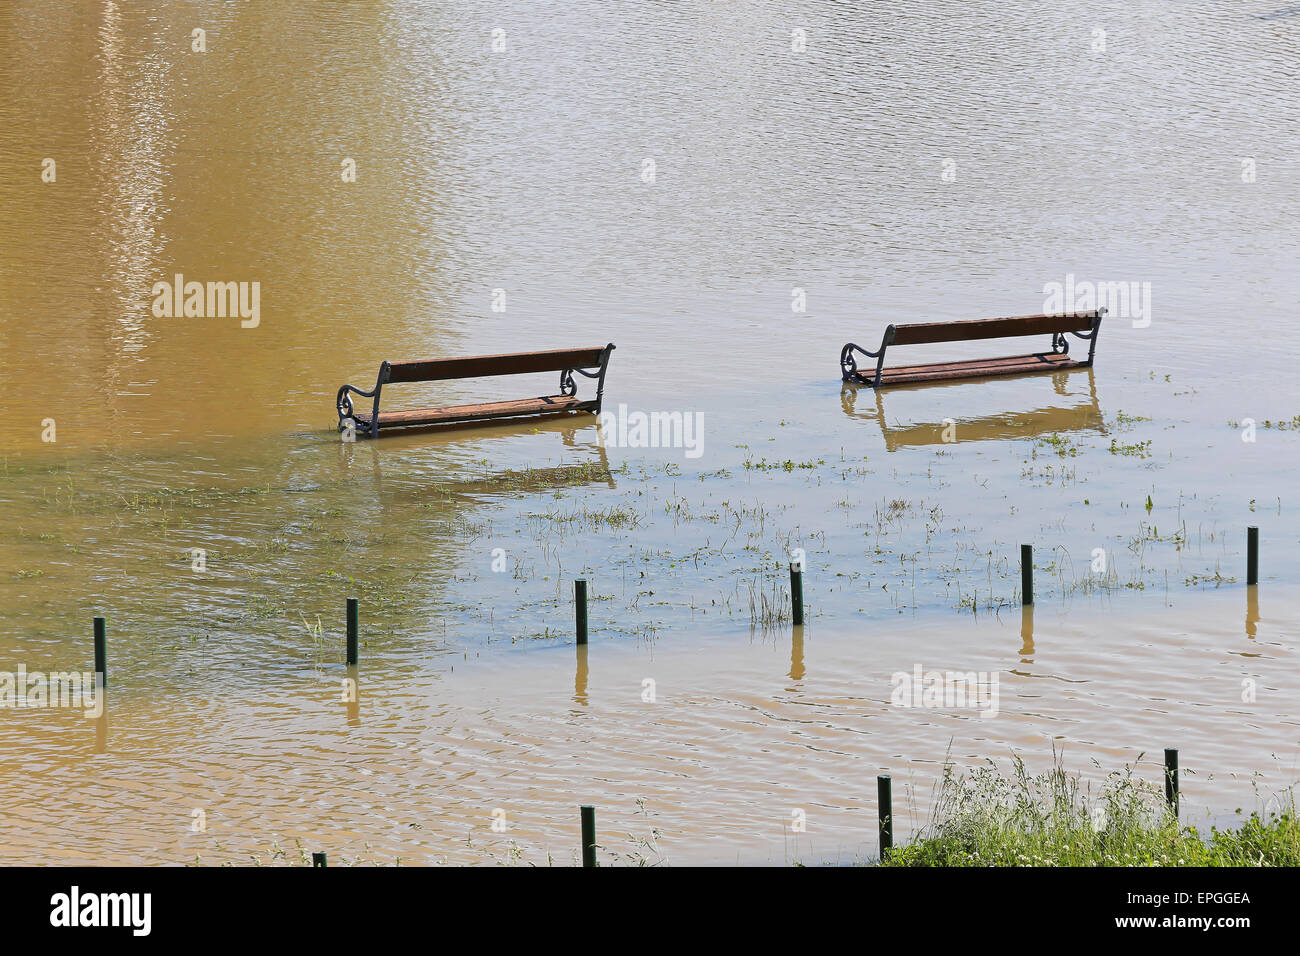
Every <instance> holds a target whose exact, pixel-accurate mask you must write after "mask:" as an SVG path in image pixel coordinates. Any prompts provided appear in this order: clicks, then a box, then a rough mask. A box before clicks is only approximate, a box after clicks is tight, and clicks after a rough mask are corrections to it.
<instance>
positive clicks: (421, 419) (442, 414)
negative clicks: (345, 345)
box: [355, 395, 596, 429]
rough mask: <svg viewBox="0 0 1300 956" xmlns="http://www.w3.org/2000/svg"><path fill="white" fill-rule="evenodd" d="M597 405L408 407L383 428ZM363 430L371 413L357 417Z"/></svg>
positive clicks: (559, 401) (563, 399) (573, 400)
mask: <svg viewBox="0 0 1300 956" xmlns="http://www.w3.org/2000/svg"><path fill="white" fill-rule="evenodd" d="M595 405H596V403H595V402H592V401H583V400H581V399H579V398H577V397H574V396H571V395H545V396H542V397H540V398H521V399H515V400H513V401H508V402H481V403H479V404H477V405H442V406H439V407H438V408H408V409H402V410H399V411H391V412H380V413H379V427H380V428H397V427H401V426H405V425H442V424H447V423H450V422H466V421H478V420H480V419H483V420H486V419H492V418H514V417H516V416H523V415H547V414H551V413H555V414H557V415H558V414H561V413H564V412H580V411H589V410H591V409H594V408H595ZM355 418H356V421H357V427H358V428H359V429H368V428H369V427H370V425H371V419H370V414H369V413H368V412H358V413H357V414H356V416H355Z"/></svg>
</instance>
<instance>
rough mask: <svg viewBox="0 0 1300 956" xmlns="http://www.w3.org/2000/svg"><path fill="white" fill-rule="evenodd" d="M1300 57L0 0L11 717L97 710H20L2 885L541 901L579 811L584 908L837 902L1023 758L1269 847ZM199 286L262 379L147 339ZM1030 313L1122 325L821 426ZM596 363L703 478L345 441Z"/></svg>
mask: <svg viewBox="0 0 1300 956" xmlns="http://www.w3.org/2000/svg"><path fill="white" fill-rule="evenodd" d="M195 28H202V29H204V30H205V31H206V33H205V46H206V50H205V51H204V52H196V51H195V50H193V49H192V45H193V44H194V43H195V40H194V38H193V36H192V31H193V30H194V29H195ZM494 31H504V32H503V33H495V32H494ZM796 31H803V33H802V34H798V33H796ZM1096 31H1103V33H1102V34H1101V35H1099V34H1098V33H1097V32H1096ZM1297 31H1300V15H1292V14H1288V12H1287V10H1286V9H1285V5H1284V4H1276V3H1273V4H1270V3H1259V2H1251V0H1248V2H1243V3H1239V4H1234V5H1230V6H1225V5H1220V4H1210V3H1206V2H1193V3H1189V4H1183V5H1180V6H1179V7H1178V8H1177V9H1176V11H1171V10H1168V9H1165V8H1159V9H1155V8H1151V7H1150V6H1149V5H1137V6H1134V5H1132V4H1124V3H1118V2H1116V3H1110V2H1090V3H1083V4H1072V5H1069V6H1068V7H1066V6H1061V7H1059V8H1057V6H1056V5H1041V4H1031V3H1020V2H1016V3H1008V4H1000V5H998V6H997V8H996V12H993V11H991V10H985V11H981V10H979V9H976V8H973V7H972V5H969V4H966V3H960V2H951V3H946V2H934V0H927V2H924V3H919V4H913V5H910V6H908V7H907V8H906V9H905V10H903V9H885V8H881V7H880V6H879V5H874V4H873V5H848V4H835V5H827V4H818V3H811V2H808V3H798V2H790V3H757V2H755V3H732V4H725V5H723V4H710V3H682V4H671V5H666V4H657V3H649V2H642V3H629V4H623V5H619V6H618V7H617V9H615V8H614V7H612V6H610V5H605V4H598V3H595V2H576V3H571V4H563V5H548V6H546V8H545V12H544V14H539V13H538V8H537V7H535V6H534V5H532V4H520V3H506V2H501V3H486V2H485V3H475V2H458V3H426V4H413V3H399V2H391V3H383V2H377V3H372V4H351V3H332V2H316V3H293V2H284V3H273V4H272V3H268V4H241V5H227V4H202V3H200V4H194V3H184V4H182V3H168V2H160V3H155V4H151V5H139V4H126V3H113V2H90V0H87V2H83V3H78V4H73V5H69V7H68V8H66V9H65V8H59V9H56V8H55V7H54V6H53V5H50V4H44V3H10V4H6V5H4V7H3V9H0V94H2V95H0V209H3V216H2V217H0V243H2V246H0V248H2V249H3V256H0V363H2V364H0V376H2V378H3V381H4V382H5V383H6V385H7V388H6V410H7V414H8V418H9V428H8V429H7V432H6V442H5V450H4V452H3V454H2V455H0V540H2V541H3V548H0V672H3V673H13V672H17V671H18V670H19V669H20V667H21V668H25V669H26V670H27V671H28V672H32V671H42V672H50V671H67V670H83V669H89V668H90V667H91V661H92V658H91V639H90V638H91V627H90V625H91V619H92V617H93V616H94V615H96V614H102V615H104V616H106V617H107V618H108V633H109V680H110V697H109V701H108V707H107V712H106V714H105V715H104V717H103V718H102V719H93V718H87V717H86V716H84V715H83V714H82V713H81V712H79V711H76V710H73V709H71V708H48V707H45V708H41V707H28V708H14V707H3V708H0V847H3V849H2V850H0V860H2V861H4V862H86V863H193V862H196V861H197V862H201V863H220V862H235V863H247V862H252V861H253V860H254V859H257V860H259V861H261V862H265V863H271V862H299V845H301V847H302V849H303V850H305V851H311V850H326V851H328V852H329V853H330V856H331V862H334V861H335V860H337V861H340V862H342V861H353V860H357V861H362V862H374V863H393V862H395V861H399V860H400V861H401V862H403V863H412V864H414V863H432V862H449V863H510V862H523V863H536V864H544V863H547V862H554V863H560V864H570V863H573V862H575V861H576V850H577V844H578V832H577V831H578V827H577V823H578V812H577V806H578V804H580V803H592V804H595V805H596V807H597V824H598V833H599V839H600V842H601V844H602V850H601V860H602V862H606V863H636V862H667V863H669V864H672V863H711V864H726V863H735V862H742V863H764V862H774V863H788V862H796V861H797V862H840V863H844V862H853V861H861V860H866V859H870V858H872V857H874V856H875V853H876V845H875V834H874V820H875V806H874V792H875V784H874V777H875V775H876V774H878V773H882V772H889V773H892V774H893V775H894V779H895V801H896V804H897V811H898V815H899V825H898V828H897V829H898V831H899V833H898V835H899V838H900V839H906V838H907V837H908V836H909V835H910V834H911V833H914V832H915V830H916V828H917V827H918V826H919V825H920V824H921V823H922V822H923V821H924V819H925V814H926V813H927V811H928V808H929V806H930V801H931V797H932V792H933V788H934V786H935V785H936V784H937V782H938V780H939V778H940V776H941V772H942V766H943V763H944V761H945V759H948V758H950V759H952V760H953V761H955V762H956V763H957V764H959V765H961V766H974V765H977V764H979V763H981V762H982V761H983V760H984V759H985V758H996V759H1000V760H1001V761H1002V762H1003V764H1004V765H1005V763H1006V761H1007V759H1008V758H1009V756H1010V755H1011V754H1018V755H1021V756H1023V757H1024V758H1025V760H1026V762H1027V764H1028V765H1029V766H1030V767H1031V768H1033V769H1041V768H1044V767H1046V766H1048V765H1049V764H1050V762H1051V760H1052V748H1053V746H1056V747H1058V748H1060V749H1062V750H1063V752H1064V760H1065V763H1066V765H1067V766H1068V767H1070V768H1071V769H1075V770H1078V771H1080V772H1081V773H1082V774H1083V775H1084V776H1085V777H1086V778H1087V779H1088V780H1089V782H1090V783H1091V784H1092V785H1093V786H1094V787H1095V786H1098V785H1100V783H1101V782H1102V781H1104V779H1105V777H1106V774H1107V773H1108V772H1109V771H1111V770H1115V769H1119V768H1121V767H1123V766H1124V765H1126V764H1132V763H1134V762H1137V765H1138V772H1139V775H1141V776H1143V777H1145V778H1148V779H1150V780H1151V781H1153V782H1158V781H1159V775H1160V770H1159V757H1160V751H1161V749H1162V748H1164V747H1178V748H1179V749H1180V752H1181V762H1182V766H1183V768H1184V771H1185V776H1184V779H1183V784H1182V788H1183V799H1184V808H1185V810H1184V817H1185V818H1186V819H1189V820H1191V821H1193V822H1197V823H1209V822H1224V821H1227V820H1231V819H1233V818H1234V816H1235V811H1237V810H1238V809H1239V808H1241V809H1245V810H1246V811H1249V810H1252V809H1262V808H1264V807H1265V806H1267V805H1268V802H1269V800H1270V799H1272V798H1273V797H1275V796H1276V795H1277V794H1279V793H1280V792H1281V791H1283V790H1284V789H1285V788H1287V787H1289V786H1290V785H1291V784H1293V783H1294V782H1295V781H1296V780H1297V779H1300V769H1297V766H1296V764H1297V760H1298V759H1300V733H1298V731H1297V724H1298V721H1297V710H1296V707H1295V701H1296V700H1297V699H1300V698H1298V696H1297V691H1298V690H1300V688H1298V687H1297V684H1300V669H1298V668H1297V658H1296V651H1297V626H1296V621H1297V612H1298V611H1300V589H1298V588H1297V587H1296V581H1297V576H1298V575H1300V560H1297V558H1298V556H1300V522H1298V521H1297V511H1296V502H1295V501H1294V500H1293V497H1292V495H1293V490H1294V480H1293V477H1292V476H1293V474H1294V472H1295V469H1296V466H1297V464H1298V463H1300V434H1297V430H1298V429H1300V417H1298V416H1300V386H1297V385H1296V383H1295V380H1294V376H1293V373H1292V370H1291V366H1292V363H1293V355H1292V351H1293V350H1292V349H1291V348H1289V343H1290V336H1289V334H1288V333H1289V332H1290V330H1291V329H1292V327H1293V325H1294V322H1295V312H1296V301H1297V292H1298V290H1300V286H1298V285H1297V280H1296V274H1295V262H1296V254H1297V248H1296V247H1297V238H1296V234H1295V231H1294V229H1293V227H1292V223H1293V222H1295V221H1296V219H1297V217H1298V214H1300V199H1298V198H1297V197H1298V196H1300V193H1298V192H1297V190H1296V188H1295V185H1296V182H1297V177H1298V176H1300V162H1298V161H1297V159H1296V153H1295V149H1294V136H1293V134H1294V130H1295V129H1296V128H1297V121H1298V120H1300V95H1298V94H1300V81H1298V80H1297V78H1296V75H1295V73H1294V71H1293V69H1292V65H1293V64H1294V62H1295V61H1296V59H1297V54H1300V40H1298V39H1297ZM801 39H802V41H803V42H801ZM502 45H504V49H499V47H501V46H502ZM793 47H798V48H799V49H797V50H796V49H794V48H793ZM346 159H351V160H353V161H355V165H356V180H355V182H344V181H343V179H342V176H341V169H342V164H343V161H344V160H346ZM45 160H53V161H54V163H53V166H52V167H51V166H49V164H47V163H45V162H44V161H45ZM647 160H652V161H653V167H651V166H649V165H648V164H647ZM47 168H48V169H51V170H52V171H53V173H52V176H49V177H47V178H52V181H44V180H43V178H42V173H43V171H44V170H46V169H47ZM651 171H653V175H650V173H651ZM177 273H181V274H183V275H185V276H186V277H187V279H192V280H196V281H202V282H207V281H220V282H248V283H252V282H257V283H258V284H259V290H260V299H259V308H258V312H257V315H256V324H255V326H254V325H251V324H250V327H244V326H243V324H241V320H240V318H239V317H225V318H200V317H188V318H184V317H182V318H175V317H172V318H167V317H157V316H155V315H154V312H153V308H152V306H153V302H154V296H153V294H152V290H153V287H154V284H155V283H157V282H168V281H171V279H172V277H173V276H174V275H175V274H177ZM1067 277H1073V279H1072V280H1071V279H1068V278H1067ZM1068 281H1073V282H1075V283H1086V282H1094V283H1125V284H1127V283H1137V284H1138V286H1137V288H1138V289H1139V290H1140V291H1139V295H1138V296H1137V297H1136V298H1135V299H1134V300H1133V301H1132V302H1130V303H1129V305H1128V307H1123V306H1121V304H1120V303H1118V302H1112V303H1111V304H1112V306H1115V307H1112V311H1111V314H1110V315H1108V316H1107V318H1106V321H1105V322H1104V324H1103V327H1102V334H1101V339H1100V343H1099V347H1098V357H1097V363H1096V367H1095V369H1092V370H1085V371H1079V372H1074V373H1062V374H1057V375H1047V376H1034V377H1026V378H1019V379H1012V380H1000V381H999V380H993V381H986V382H980V383H966V384H961V385H950V386H941V387H925V388H909V389H899V390H894V391H890V392H886V393H884V394H882V395H876V394H874V393H872V392H871V391H870V390H869V389H861V390H854V389H848V390H844V389H842V387H841V384H840V381H839V375H838V368H837V358H838V353H839V348H840V346H841V345H843V343H844V342H846V341H850V340H852V341H856V342H858V343H860V344H863V345H867V346H868V347H874V345H875V343H876V342H877V341H878V340H879V336H880V333H881V331H882V330H883V328H884V326H885V325H887V324H888V323H890V322H905V321H920V320H927V319H938V318H976V317H984V316H993V315H1007V314H1023V313H1030V312H1038V311H1042V310H1043V309H1044V308H1045V307H1046V306H1045V305H1044V300H1045V295H1046V292H1045V286H1046V285H1047V284H1049V283H1061V284H1065V283H1067V282H1068ZM499 290H504V302H503V299H502V296H501V294H500V291H499ZM1141 290H1146V291H1141ZM502 304H504V311H498V310H495V309H494V305H495V306H496V307H497V309H499V308H500V307H501V305H502ZM1101 304H1106V303H1101ZM1139 304H1140V305H1139ZM800 307H802V308H803V311H796V310H797V309H799V308H800ZM248 321H249V322H250V323H251V319H250V320H248ZM608 341H613V342H615V343H616V344H617V346H618V349H617V351H616V352H615V353H614V356H613V360H612V363H611V367H610V372H609V378H608V381H607V385H606V407H607V410H609V411H611V412H614V413H617V412H618V411H619V407H620V406H626V410H627V411H628V412H629V413H633V412H638V411H643V412H655V411H658V412H672V411H677V412H682V413H683V414H686V415H690V416H696V415H698V416H699V419H698V420H699V421H700V422H701V423H702V432H700V433H698V434H697V437H699V438H700V439H701V440H700V442H699V443H698V444H697V445H693V446H692V447H666V448H642V447H626V446H622V445H621V444H620V443H619V442H618V441H617V440H608V439H605V440H603V439H602V436H601V434H600V431H599V429H598V428H597V427H596V425H595V423H594V422H593V421H591V420H590V419H588V420H585V421H577V420H574V421H562V422H536V423H530V424H525V425H505V426H498V427H493V428H474V429H462V430H457V431H450V432H444V433H441V434H435V435H427V434H426V435H416V436H404V437H397V438H385V439H383V440H381V441H379V442H373V443H371V442H360V443H356V444H344V443H342V442H340V441H339V437H338V435H337V434H336V432H335V431H334V417H335V416H334V411H333V398H334V392H335V390H336V389H337V388H338V386H339V385H341V384H343V383H344V382H347V381H350V382H353V383H354V384H357V385H360V386H362V387H369V385H371V384H372V383H373V377H374V374H375V370H376V368H377V367H378V365H379V363H380V361H382V360H384V359H404V358H416V357H434V356H444V355H473V354H480V353H488V352H500V351H517V350H525V349H533V348H555V347H564V346H570V345H584V346H585V345H603V344H604V343H605V342H608ZM1004 344H1006V343H991V344H980V345H979V346H976V347H972V348H963V347H953V348H950V349H945V348H942V347H936V348H934V349H933V350H930V349H926V350H925V354H924V356H922V355H921V354H920V353H921V349H919V348H918V349H917V350H915V351H916V354H915V355H913V354H911V353H909V351H908V350H901V349H900V350H897V351H898V355H897V358H898V359H900V360H902V361H909V360H914V359H915V360H921V359H923V358H930V357H934V358H947V357H958V356H961V355H967V354H978V353H976V352H975V349H976V348H979V349H985V348H987V349H989V351H990V352H992V351H994V350H996V349H997V348H998V347H999V346H1000V345H1004ZM1012 347H1014V348H1016V349H1017V350H1023V343H1019V344H1018V345H1013V346H1012ZM535 388H540V389H544V390H547V391H550V390H553V388H554V383H553V382H552V381H551V380H550V379H549V378H539V379H527V378H525V379H521V380H507V379H496V380H489V381H486V382H482V381H480V382H464V383H454V384H447V385H437V386H427V387H421V386H411V387H408V388H407V389H406V390H405V392H404V393H398V391H397V390H396V389H393V390H392V393H393V394H392V396H391V397H392V398H393V399H395V400H397V401H398V402H403V403H404V402H410V403H412V404H414V403H418V402H420V401H422V400H424V399H433V400H437V401H439V402H451V401H458V400H476V399H478V398H483V399H490V398H496V397H501V396H508V395H525V394H540V393H539V392H535V391H533V389H535ZM387 394H388V393H386V395H387ZM1248 419H1249V420H1253V421H1254V422H1255V428H1254V430H1253V431H1252V430H1251V429H1250V428H1249V426H1248V424H1247V420H1248ZM51 420H52V422H53V433H52V434H51V431H50V425H49V422H50V421H51ZM692 420H694V418H692ZM949 429H951V430H950V431H949ZM945 433H947V434H945ZM51 437H52V438H54V440H53V441H48V440H43V439H46V438H51ZM945 437H951V438H955V440H954V441H946V440H945ZM1247 439H1253V440H1247ZM1247 525H1257V526H1259V527H1260V529H1261V532H1260V533H1261V540H1262V557H1261V565H1262V572H1261V583H1260V585H1259V586H1258V588H1257V589H1256V590H1255V591H1254V592H1250V591H1248V589H1247V588H1246V587H1245V585H1244V569H1245V555H1244V546H1245V528H1246V526H1247ZM1021 543H1032V544H1034V546H1035V548H1036V556H1037V557H1036V564H1037V572H1036V574H1037V576H1036V581H1035V584H1036V595H1037V605H1036V607H1035V609H1034V612H1033V617H1032V619H1028V618H1027V616H1026V615H1024V614H1023V613H1022V611H1021V609H1020V607H1019V606H1018V605H1019V568H1018V554H1019V545H1020V544H1021ZM194 549H200V550H201V552H202V556H203V568H204V569H203V570H195V560H194ZM796 549H802V550H803V552H804V553H805V554H806V560H807V573H806V580H805V598H806V602H807V605H808V622H807V625H806V626H805V627H804V628H802V629H793V628H791V626H790V623H789V619H788V614H787V612H786V608H787V606H788V584H787V576H786V571H785V567H786V564H787V563H788V562H789V561H790V559H791V555H792V553H793V552H795V550H796ZM1103 562H1104V565H1103ZM576 577H585V578H587V579H588V580H589V581H590V585H591V643H590V645H589V646H588V648H587V650H586V651H585V652H582V651H579V650H578V649H577V648H575V646H574V643H573V609H572V603H571V593H572V592H571V588H572V581H573V579H574V578H576ZM349 596H356V597H358V598H359V599H360V601H361V623H362V635H363V645H362V648H361V664H360V668H359V670H358V671H357V673H356V674H355V675H354V676H355V678H356V680H357V686H358V697H359V699H358V701H357V702H356V703H355V704H352V703H346V702H344V701H343V700H342V696H343V695H342V687H343V685H344V680H345V678H347V677H348V676H349V674H348V671H347V669H346V668H345V667H344V662H343V633H342V632H343V623H344V619H343V607H344V600H345V598H347V597H349ZM918 666H919V667H920V668H922V670H923V671H926V672H929V671H948V670H952V671H960V672H976V673H984V674H986V675H995V676H996V677H997V680H998V685H997V686H998V688H999V697H998V700H997V713H996V715H992V714H990V715H989V716H981V713H980V711H979V710H978V709H976V708H973V707H971V706H961V705H958V704H953V705H951V706H949V705H948V704H947V703H945V704H944V705H942V706H938V707H898V706H894V705H893V703H892V701H891V692H892V688H893V685H892V681H891V678H892V676H893V675H894V674H895V673H897V672H904V673H911V672H912V671H913V670H914V668H916V667H918ZM647 681H649V682H652V683H649V684H648V683H646V682H647ZM2 687H3V679H2V678H0V689H2ZM1141 755H1145V756H1141ZM1140 756H1141V759H1140V760H1139V757H1140ZM199 811H201V812H199ZM796 811H801V812H802V814H803V818H804V819H806V829H796V827H795V826H794V822H795V820H796V818H797V816H798V814H797V813H796ZM494 821H496V822H497V827H498V829H495V830H494V828H493V824H494ZM200 822H201V823H202V826H200V825H199V824H200ZM502 822H504V827H505V828H504V830H501V829H500V827H501V825H502Z"/></svg>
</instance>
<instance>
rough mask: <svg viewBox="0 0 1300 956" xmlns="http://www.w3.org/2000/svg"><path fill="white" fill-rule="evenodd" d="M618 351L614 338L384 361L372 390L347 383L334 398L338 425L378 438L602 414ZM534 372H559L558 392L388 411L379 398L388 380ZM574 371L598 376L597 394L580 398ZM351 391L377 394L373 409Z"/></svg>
mask: <svg viewBox="0 0 1300 956" xmlns="http://www.w3.org/2000/svg"><path fill="white" fill-rule="evenodd" d="M613 351H614V343H612V342H611V343H610V344H609V345H606V346H605V347H604V348H590V349H554V350H552V351H548V352H515V353H513V354H508V355H479V356H475V357H472V358H450V359H433V360H430V361H422V362H384V363H383V364H382V365H380V366H379V378H378V380H377V381H376V382H375V387H374V388H373V389H372V390H370V391H368V392H366V391H362V390H361V389H359V388H357V387H356V386H355V385H344V386H343V387H342V388H340V389H339V393H338V398H337V399H336V400H335V404H336V405H337V406H338V413H339V430H340V431H343V430H344V429H346V428H347V427H348V423H349V422H352V423H354V424H355V428H356V431H357V433H358V434H361V435H365V436H367V437H370V438H377V437H379V432H380V430H382V429H390V428H408V427H411V426H435V425H450V424H458V423H465V422H471V423H472V422H479V421H491V420H495V419H505V418H522V417H530V416H537V415H544V416H552V415H568V414H572V413H574V412H591V413H593V414H597V415H598V414H600V402H601V398H602V395H603V393H604V390H605V369H606V368H607V367H608V365H609V354H610V353H611V352H613ZM530 372H559V373H560V386H559V394H558V395H543V396H540V397H538V398H521V399H515V400H513V401H505V402H483V403H480V404H477V405H442V406H439V407H437V408H412V409H404V410H399V411H387V412H381V411H380V410H379V398H380V394H381V392H382V391H383V388H384V386H385V385H391V384H395V383H398V382H442V381H448V380H451V379H460V378H481V377H485V376H489V375H523V374H526V373H530ZM574 372H577V373H578V374H579V375H582V376H585V377H587V378H594V379H595V380H596V397H595V398H593V399H579V398H578V386H577V383H576V382H575V381H574V380H573V373H574ZM349 393H355V394H357V395H360V396H362V397H363V398H373V399H374V404H373V406H372V407H371V409H370V410H369V411H368V412H365V411H356V410H355V409H354V408H353V406H352V396H351V395H350V394H349Z"/></svg>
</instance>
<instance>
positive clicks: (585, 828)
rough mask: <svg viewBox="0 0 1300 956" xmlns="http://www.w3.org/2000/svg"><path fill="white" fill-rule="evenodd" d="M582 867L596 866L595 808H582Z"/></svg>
mask: <svg viewBox="0 0 1300 956" xmlns="http://www.w3.org/2000/svg"><path fill="white" fill-rule="evenodd" d="M582 865H583V866H595V865H596V808H595V807H591V806H585V805H584V806H583V807H582Z"/></svg>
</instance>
